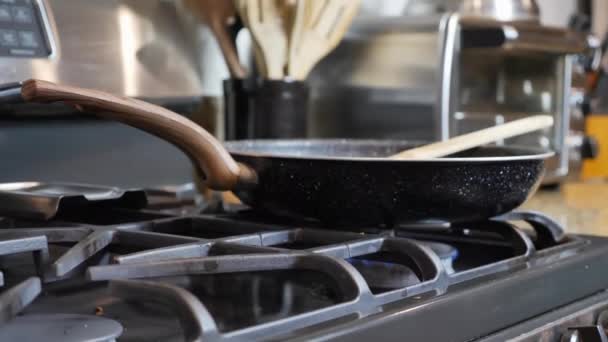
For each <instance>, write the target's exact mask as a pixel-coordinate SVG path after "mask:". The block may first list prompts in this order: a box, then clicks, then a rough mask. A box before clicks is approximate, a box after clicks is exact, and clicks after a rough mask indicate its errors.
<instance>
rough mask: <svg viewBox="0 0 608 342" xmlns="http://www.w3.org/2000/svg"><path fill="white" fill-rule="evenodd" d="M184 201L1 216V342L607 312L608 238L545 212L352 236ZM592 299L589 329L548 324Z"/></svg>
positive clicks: (460, 323) (479, 331) (447, 336)
mask: <svg viewBox="0 0 608 342" xmlns="http://www.w3.org/2000/svg"><path fill="white" fill-rule="evenodd" d="M174 203H177V204H173V205H167V204H166V203H165V204H164V205H162V204H160V205H159V203H155V205H154V207H153V209H150V208H148V209H144V210H133V209H118V208H109V207H106V206H101V207H99V206H83V207H80V208H78V210H74V208H71V209H70V210H69V211H68V212H64V213H62V214H60V215H58V216H57V217H56V218H55V219H54V220H51V221H35V220H34V221H31V220H30V221H28V220H21V219H10V218H5V219H2V220H0V270H1V271H2V278H1V279H2V283H3V287H2V288H1V290H0V291H2V292H1V293H0V341H4V340H7V341H8V340H19V341H27V340H28V339H29V340H40V339H41V334H44V335H43V336H44V338H43V339H44V340H45V341H52V340H56V341H68V340H70V341H112V340H115V339H119V340H120V341H198V340H203V341H229V340H232V341H239V340H242V341H251V340H296V341H298V340H301V341H309V340H313V339H314V340H336V341H338V340H345V341H346V340H348V341H353V340H361V341H363V340H371V339H373V338H376V339H377V338H381V339H382V340H383V341H385V340H386V341H388V340H396V341H397V340H403V339H407V340H413V341H421V340H425V341H448V340H449V341H470V340H476V339H483V340H484V341H487V340H496V341H502V340H505V339H509V338H513V339H515V340H518V339H519V340H526V341H528V340H530V341H531V340H534V339H533V338H535V337H538V336H540V335H539V334H541V333H543V334H544V335H543V336H545V338H547V336H549V335H548V334H549V333H548V331H551V334H553V335H550V337H551V338H548V339H545V340H547V341H552V340H555V341H559V340H560V338H561V336H562V335H565V334H568V336H569V338H574V337H572V336H575V337H577V338H579V341H581V339H582V340H583V341H587V340H586V339H585V338H583V334H584V333H589V331H590V330H589V329H591V330H592V329H593V328H594V327H595V328H597V326H596V321H597V320H598V319H599V316H600V314H601V313H602V312H603V311H606V310H608V295H606V294H605V292H604V291H605V289H608V272H606V269H608V239H604V238H599V237H591V236H572V235H564V234H563V230H562V229H561V228H560V227H559V225H558V224H556V223H555V222H554V221H553V220H551V219H550V218H548V217H546V216H544V215H542V214H540V213H530V212H518V213H511V214H509V215H507V216H505V217H501V218H497V219H494V220H490V221H485V222H475V223H459V224H446V223H438V222H417V223H415V224H414V223H412V224H410V225H404V226H400V227H398V228H396V229H390V230H389V229H379V228H370V229H368V230H366V231H364V232H360V231H357V232H351V231H344V230H332V229H327V227H318V226H314V225H312V224H310V223H294V222H289V221H285V220H276V219H271V218H267V217H263V216H260V215H258V214H255V213H252V212H249V211H247V210H245V211H237V212H232V211H230V212H226V211H216V212H214V213H212V214H210V213H207V214H200V213H197V211H195V210H191V209H190V210H187V209H185V207H183V206H182V205H183V201H181V200H180V201H175V202H174ZM160 208H162V210H161V209H160ZM184 212H186V213H187V214H186V215H181V214H180V215H177V214H175V213H184ZM602 296H603V297H602ZM604 297H606V298H604ZM593 298H596V299H597V300H596V301H595V302H594V303H595V306H593V307H594V308H595V309H593V310H591V309H590V306H585V307H584V309H585V310H586V313H585V314H584V317H585V320H582V321H580V322H581V324H582V325H584V326H585V328H584V329H582V328H581V329H579V330H572V331H568V328H573V327H579V326H578V325H576V324H573V323H571V322H573V321H572V319H571V320H570V321H568V320H565V321H564V322H562V323H561V324H555V322H556V321H557V318H555V317H554V318H552V319H549V318H544V319H543V317H548V316H547V315H551V314H553V315H554V313H555V312H559V310H562V311H564V312H563V313H562V315H561V316H560V317H566V316H568V315H570V316H572V315H575V318H576V317H578V316H576V312H578V311H577V310H576V308H578V309H582V308H581V307H580V305H579V306H576V307H574V306H572V305H575V304H577V303H584V302H585V301H590V300H593ZM600 299H601V300H600ZM602 300H603V301H605V302H606V303H607V304H606V305H602V303H603V302H602ZM569 305H570V306H569ZM568 308H570V309H568ZM606 312H607V313H608V311H606ZM581 315H583V314H582V313H581ZM581 317H582V316H581ZM571 318H572V317H571ZM574 321H576V320H574ZM522 322H525V323H522ZM532 322H537V323H536V325H535V323H532ZM549 323H553V325H552V326H551V325H550V324H549ZM521 324H527V325H523V326H522V325H521ZM42 326H44V327H47V328H45V329H41V328H39V327H42ZM543 326H546V328H547V329H545V330H538V329H541V327H543ZM579 328H580V327H579ZM535 329H536V330H535ZM596 330H597V329H596ZM61 331H62V332H63V333H64V334H63V335H61V334H59V333H58V332H61ZM534 331H536V332H537V334H536V335H535V334H534ZM597 331H598V333H597V334H599V335H600V337H601V333H603V330H602V329H600V330H597ZM575 332H576V334H580V336H579V335H576V334H575ZM597 334H596V335H597ZM58 336H59V337H58ZM507 337H508V338H507ZM604 337H605V336H604ZM526 338H527V339H526Z"/></svg>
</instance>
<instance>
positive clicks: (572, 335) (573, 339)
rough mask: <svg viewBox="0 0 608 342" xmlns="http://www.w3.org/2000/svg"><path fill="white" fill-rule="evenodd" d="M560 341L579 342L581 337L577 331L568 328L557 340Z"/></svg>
mask: <svg viewBox="0 0 608 342" xmlns="http://www.w3.org/2000/svg"><path fill="white" fill-rule="evenodd" d="M559 341H560V342H581V339H580V338H579V336H578V331H576V330H570V331H567V332H566V333H565V334H563V335H562V338H561V339H560V340H559Z"/></svg>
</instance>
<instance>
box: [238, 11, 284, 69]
mask: <svg viewBox="0 0 608 342" xmlns="http://www.w3.org/2000/svg"><path fill="white" fill-rule="evenodd" d="M236 7H237V10H238V12H239V15H240V16H241V19H242V20H243V22H244V23H245V26H246V27H247V28H248V29H249V32H250V33H251V36H252V38H253V40H254V42H255V44H256V45H257V49H259V50H258V51H257V52H256V58H257V59H263V61H264V62H263V65H262V67H261V68H260V69H261V71H262V72H265V75H264V76H265V77H267V78H269V79H282V78H283V77H284V76H285V66H286V64H287V32H286V31H285V26H284V25H285V23H284V22H285V20H286V18H284V16H283V9H282V7H281V3H280V2H279V1H277V0H237V1H236ZM260 55H261V56H260Z"/></svg>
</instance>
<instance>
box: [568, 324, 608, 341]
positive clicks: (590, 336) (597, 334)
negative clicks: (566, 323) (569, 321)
mask: <svg viewBox="0 0 608 342" xmlns="http://www.w3.org/2000/svg"><path fill="white" fill-rule="evenodd" d="M561 341H562V342H608V337H606V333H605V332H604V328H602V327H601V326H599V325H595V326H585V327H573V328H568V332H567V333H565V334H564V335H563V336H562V338H561Z"/></svg>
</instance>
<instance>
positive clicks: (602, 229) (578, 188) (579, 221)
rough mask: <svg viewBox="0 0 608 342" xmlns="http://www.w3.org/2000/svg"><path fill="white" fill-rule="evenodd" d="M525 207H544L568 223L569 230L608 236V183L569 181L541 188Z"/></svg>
mask: <svg viewBox="0 0 608 342" xmlns="http://www.w3.org/2000/svg"><path fill="white" fill-rule="evenodd" d="M522 209H528V210H537V211H541V212H543V213H545V214H547V215H549V216H551V217H552V218H554V219H555V220H557V221H558V222H560V223H561V224H563V225H564V227H565V228H566V231H567V232H568V233H577V234H592V235H606V236H608V183H605V182H589V183H565V184H563V185H562V186H561V187H560V188H559V189H556V190H539V191H538V192H537V193H536V194H535V195H534V196H533V197H532V198H530V199H529V200H528V202H526V203H525V204H524V205H523V207H522Z"/></svg>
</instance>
